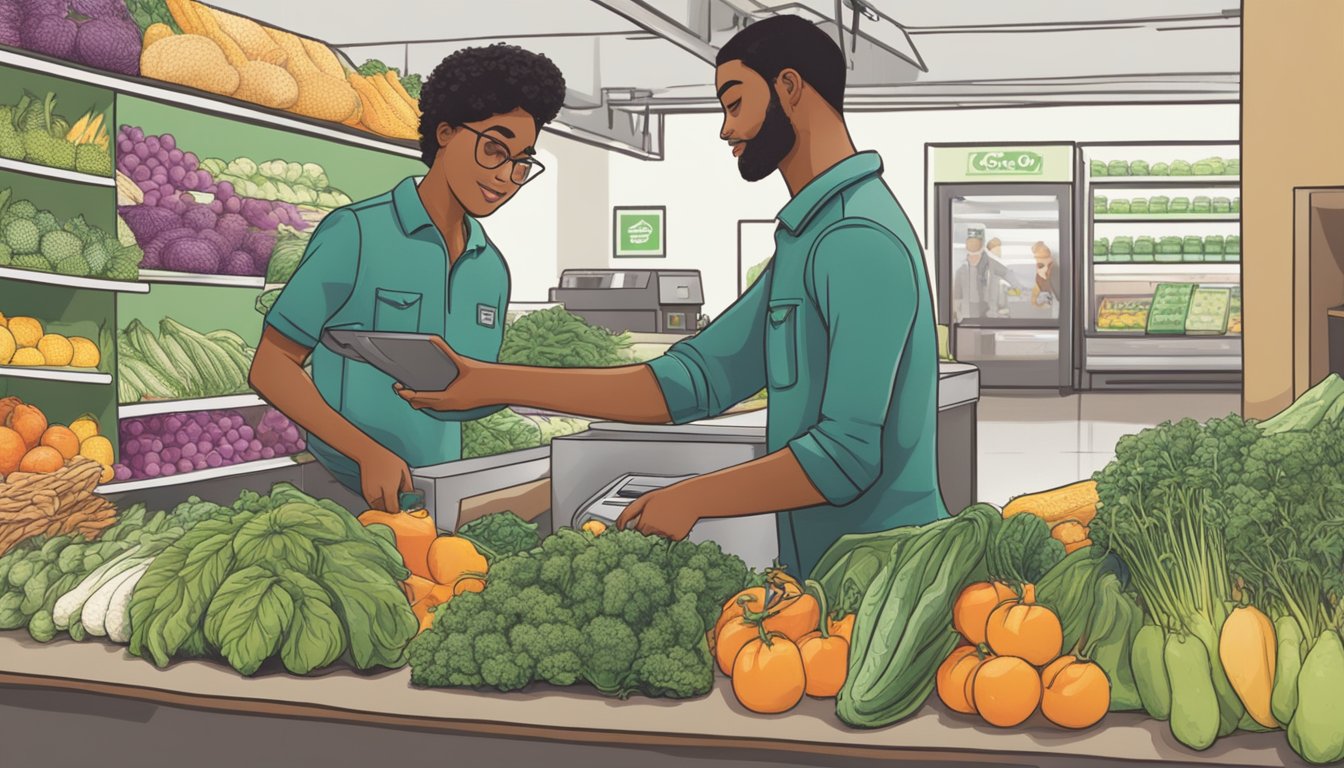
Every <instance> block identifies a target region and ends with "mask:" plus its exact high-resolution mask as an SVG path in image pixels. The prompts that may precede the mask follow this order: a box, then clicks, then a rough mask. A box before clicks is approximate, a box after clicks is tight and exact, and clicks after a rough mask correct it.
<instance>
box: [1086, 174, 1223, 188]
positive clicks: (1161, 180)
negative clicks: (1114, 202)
mask: <svg viewBox="0 0 1344 768" xmlns="http://www.w3.org/2000/svg"><path fill="white" fill-rule="evenodd" d="M1088 183H1089V184H1091V185H1092V186H1094V187H1102V186H1105V187H1154V186H1162V187H1213V186H1217V187H1233V186H1240V185H1241V177H1240V176H1096V177H1088Z"/></svg>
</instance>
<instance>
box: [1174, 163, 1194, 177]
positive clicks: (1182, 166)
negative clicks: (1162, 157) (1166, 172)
mask: <svg viewBox="0 0 1344 768" xmlns="http://www.w3.org/2000/svg"><path fill="white" fill-rule="evenodd" d="M1171 175H1172V176H1189V175H1191V171H1190V163H1188V162H1186V161H1185V160H1172V161H1171Z"/></svg>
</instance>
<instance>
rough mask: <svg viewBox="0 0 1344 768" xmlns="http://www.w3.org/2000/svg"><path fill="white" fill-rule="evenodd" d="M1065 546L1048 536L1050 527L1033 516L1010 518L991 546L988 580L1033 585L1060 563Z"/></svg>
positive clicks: (1004, 522) (1006, 520) (988, 559)
mask: <svg viewBox="0 0 1344 768" xmlns="http://www.w3.org/2000/svg"><path fill="white" fill-rule="evenodd" d="M1063 559H1064V545H1063V544H1062V543H1060V542H1059V541H1058V540H1056V539H1054V538H1053V537H1051V536H1050V526H1049V524H1048V523H1046V522H1045V521H1044V520H1042V519H1041V518H1039V517H1037V516H1035V515H1027V514H1023V515H1013V516H1012V517H1009V518H1007V519H1005V520H1004V521H1003V524H1002V525H1000V526H999V530H998V533H996V534H995V536H994V540H993V541H992V542H991V543H990V546H989V551H988V553H987V562H986V564H987V565H988V567H989V577H990V578H991V579H992V580H994V581H1001V582H1003V583H1005V584H1009V585H1012V586H1014V587H1019V588H1020V587H1021V586H1022V585H1023V584H1035V583H1037V582H1038V581H1040V580H1041V578H1042V577H1044V576H1045V574H1046V573H1047V572H1048V571H1049V570H1050V569H1051V568H1054V567H1055V566H1056V565H1058V564H1059V562H1060V561H1061V560H1063Z"/></svg>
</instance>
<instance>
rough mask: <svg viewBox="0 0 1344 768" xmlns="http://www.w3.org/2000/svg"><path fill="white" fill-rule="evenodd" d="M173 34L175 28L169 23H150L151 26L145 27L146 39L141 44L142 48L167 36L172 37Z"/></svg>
mask: <svg viewBox="0 0 1344 768" xmlns="http://www.w3.org/2000/svg"><path fill="white" fill-rule="evenodd" d="M173 34H174V33H173V28H172V27H170V26H168V25H167V24H150V25H149V27H148V28H147V29H145V41H144V44H143V45H142V46H141V50H144V49H145V48H148V47H149V46H151V45H153V44H155V43H157V42H159V41H160V40H162V39H164V38H165V37H172V36H173Z"/></svg>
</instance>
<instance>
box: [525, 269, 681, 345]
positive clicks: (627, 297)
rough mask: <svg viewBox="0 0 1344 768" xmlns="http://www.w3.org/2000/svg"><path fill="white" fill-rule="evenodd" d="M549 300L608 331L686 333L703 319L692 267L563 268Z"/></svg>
mask: <svg viewBox="0 0 1344 768" xmlns="http://www.w3.org/2000/svg"><path fill="white" fill-rule="evenodd" d="M550 300H551V301H552V302H556V303H558V304H563V305H564V307H565V309H566V310H567V311H569V312H572V313H573V314H575V315H578V316H579V317H581V318H583V319H584V320H586V321H587V322H589V323H592V324H593V325H596V326H599V327H602V328H606V329H607V330H609V331H611V332H612V333H625V332H627V331H628V332H630V333H651V334H672V335H690V334H693V333H695V332H696V331H697V330H699V329H700V328H702V327H704V325H705V323H706V321H707V319H706V318H705V317H704V316H703V315H701V310H702V309H703V308H704V305H705V291H704V285H703V283H702V282H701V279H700V270H697V269H688V270H671V269H567V270H565V271H563V272H561V273H560V285H559V286H558V287H556V288H552V289H551V291H550Z"/></svg>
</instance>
